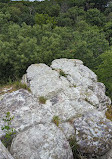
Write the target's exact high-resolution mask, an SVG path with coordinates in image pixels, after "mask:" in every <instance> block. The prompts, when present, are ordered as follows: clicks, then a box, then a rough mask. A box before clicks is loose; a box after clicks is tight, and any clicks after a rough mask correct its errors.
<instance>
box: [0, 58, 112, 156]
mask: <svg viewBox="0 0 112 159" xmlns="http://www.w3.org/2000/svg"><path fill="white" fill-rule="evenodd" d="M22 82H23V83H26V84H27V85H28V87H30V89H31V93H29V92H28V91H27V90H23V89H20V90H17V91H14V92H12V93H5V94H4V95H2V98H1V101H0V127H2V126H3V125H4V122H3V120H2V119H3V118H4V116H5V114H6V113H7V112H10V113H11V115H13V116H14V119H13V121H12V127H13V128H14V129H15V130H16V131H17V133H16V137H15V138H14V139H13V141H12V144H11V148H10V153H11V155H12V156H13V158H14V159H73V153H72V150H71V147H70V145H69V140H70V138H71V136H75V138H76V141H77V145H78V150H79V152H80V154H81V155H83V156H84V155H85V156H86V158H87V159H92V158H98V159H110V158H111V155H112V149H111V148H112V122H111V121H110V120H108V119H107V118H106V116H105V112H106V110H107V106H108V105H111V101H110V99H109V98H108V97H107V96H106V95H105V86H104V84H102V83H100V82H97V76H96V74H95V73H94V72H92V71H91V70H90V69H89V68H87V67H86V66H84V65H83V62H82V61H80V60H76V59H57V60H54V61H53V62H52V65H51V66H50V67H49V66H47V65H45V64H32V65H31V66H29V67H28V69H27V71H26V74H25V75H24V76H23V79H22ZM40 99H43V100H44V102H43V101H41V100H40ZM3 135H4V132H3V130H1V128H0V137H1V138H2V137H3Z"/></svg>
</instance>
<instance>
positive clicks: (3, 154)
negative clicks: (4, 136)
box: [0, 141, 14, 159]
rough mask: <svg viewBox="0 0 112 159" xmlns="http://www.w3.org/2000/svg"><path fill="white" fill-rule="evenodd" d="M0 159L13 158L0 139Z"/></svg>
mask: <svg viewBox="0 0 112 159" xmlns="http://www.w3.org/2000/svg"><path fill="white" fill-rule="evenodd" d="M0 159H14V158H13V157H12V156H11V154H10V153H9V152H8V150H7V149H6V147H5V146H4V145H3V144H2V142H1V141H0Z"/></svg>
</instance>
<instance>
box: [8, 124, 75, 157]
mask: <svg viewBox="0 0 112 159" xmlns="http://www.w3.org/2000/svg"><path fill="white" fill-rule="evenodd" d="M11 153H12V155H13V156H14V157H15V158H21V159H73V155H72V151H71V149H70V145H69V143H68V141H67V140H66V137H65V136H64V134H63V133H62V132H61V131H60V129H59V128H58V127H57V126H55V125H54V124H44V125H43V124H38V125H36V126H33V128H31V129H28V130H26V131H24V132H22V133H20V134H19V135H17V137H16V139H15V140H14V142H13V143H12V146H11Z"/></svg>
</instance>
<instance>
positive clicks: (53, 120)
mask: <svg viewBox="0 0 112 159" xmlns="http://www.w3.org/2000/svg"><path fill="white" fill-rule="evenodd" d="M59 121H60V119H59V117H58V116H54V117H53V119H52V122H53V123H55V124H56V126H59Z"/></svg>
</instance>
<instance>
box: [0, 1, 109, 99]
mask: <svg viewBox="0 0 112 159" xmlns="http://www.w3.org/2000/svg"><path fill="white" fill-rule="evenodd" d="M57 58H78V59H80V60H82V61H83V62H84V64H85V65H86V66H88V67H89V68H90V69H92V70H93V71H94V72H95V73H97V75H98V79H99V81H101V82H103V83H104V84H105V85H106V88H107V94H108V95H109V96H110V97H111V98H112V1H111V0H69V1H68V0H45V1H41V2H40V1H34V2H26V1H21V2H20V1H18V2H14V1H10V0H0V83H1V84H5V83H7V82H8V81H9V80H16V79H18V78H21V77H22V75H23V74H24V73H25V71H26V69H27V67H28V66H29V65H31V64H32V63H45V64H47V65H50V63H51V62H52V60H54V59H57Z"/></svg>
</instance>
